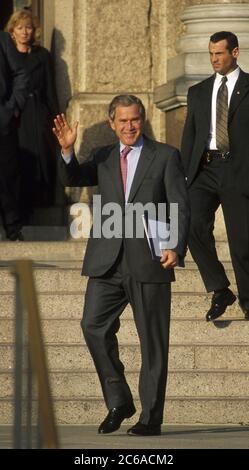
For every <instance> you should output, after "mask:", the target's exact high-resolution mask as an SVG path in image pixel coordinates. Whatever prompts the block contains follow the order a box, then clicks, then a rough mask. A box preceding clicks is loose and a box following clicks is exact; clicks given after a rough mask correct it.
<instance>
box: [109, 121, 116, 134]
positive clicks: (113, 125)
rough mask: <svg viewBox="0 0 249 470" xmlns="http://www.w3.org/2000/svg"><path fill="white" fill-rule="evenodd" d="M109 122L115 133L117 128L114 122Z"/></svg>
mask: <svg viewBox="0 0 249 470" xmlns="http://www.w3.org/2000/svg"><path fill="white" fill-rule="evenodd" d="M108 121H109V124H110V127H111V128H112V130H113V131H114V132H115V130H116V128H115V124H114V121H112V120H111V119H110V118H109V119H108Z"/></svg>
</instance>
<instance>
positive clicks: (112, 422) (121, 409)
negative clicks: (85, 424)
mask: <svg viewBox="0 0 249 470" xmlns="http://www.w3.org/2000/svg"><path fill="white" fill-rule="evenodd" d="M134 413H136V408H135V406H134V405H133V403H131V404H129V405H123V406H117V407H116V408H112V409H111V410H110V411H109V413H108V415H107V417H106V418H105V419H104V421H103V423H101V425H100V426H99V429H98V433H99V434H108V433H110V432H114V431H117V429H119V428H120V425H121V423H122V421H123V420H124V419H125V418H130V417H131V416H133V415H134Z"/></svg>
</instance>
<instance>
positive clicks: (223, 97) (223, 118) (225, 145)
mask: <svg viewBox="0 0 249 470" xmlns="http://www.w3.org/2000/svg"><path fill="white" fill-rule="evenodd" d="M226 82H227V77H226V76H224V77H223V78H222V80H221V85H220V88H219V90H218V93H217V101H216V146H217V149H218V150H221V151H222V152H227V151H228V150H229V137H228V89H227V85H226Z"/></svg>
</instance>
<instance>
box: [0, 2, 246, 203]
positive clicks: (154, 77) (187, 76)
mask: <svg viewBox="0 0 249 470" xmlns="http://www.w3.org/2000/svg"><path fill="white" fill-rule="evenodd" d="M27 5H30V6H32V9H33V11H34V13H35V14H37V15H38V16H39V17H40V21H41V25H42V42H43V44H44V45H45V46H46V47H47V48H49V49H52V52H53V56H54V64H55V74H56V84H57V90H58V95H59V100H60V108H61V111H67V113H68V116H69V119H70V120H75V119H77V120H79V123H80V125H79V135H78V141H77V153H78V156H79V159H80V160H81V159H84V158H85V157H86V155H88V153H89V150H91V149H92V148H93V147H96V146H99V145H102V144H104V143H109V142H112V141H113V139H114V136H113V134H112V132H111V131H110V129H109V126H108V124H107V121H106V115H107V105H108V103H109V102H110V100H111V99H112V97H113V96H114V95H116V94H119V93H133V94H136V95H138V96H139V97H141V98H142V100H143V101H144V103H145V106H146V109H147V124H146V131H147V133H148V134H149V135H150V136H154V137H155V138H156V139H158V140H161V141H166V142H168V143H171V144H173V145H176V146H177V147H179V145H180V140H181V133H182V127H183V122H184V119H185V113H186V95H187V90H188V87H189V86H190V85H192V84H193V83H196V82H198V81H199V80H202V79H203V78H205V77H206V76H208V75H209V74H210V73H212V69H211V66H210V64H209V57H208V52H207V45H208V40H209V37H210V35H211V34H212V33H213V32H215V31H217V30H232V31H233V32H235V33H237V34H238V36H239V40H240V45H241V60H240V64H241V66H242V68H244V69H245V70H246V69H249V67H247V66H248V65H249V64H248V62H249V59H247V56H248V47H249V46H248V45H249V32H248V31H249V28H248V25H249V2H248V1H243V0H242V1H241V0H240V1H233V2H232V3H231V2H230V1H227V0H202V1H200V0H29V1H28V0H26V1H25V0H13V1H9V0H7V1H6V0H2V1H1V10H2V13H1V18H5V17H6V16H7V15H8V14H9V12H10V9H15V8H20V7H22V6H27ZM1 26H2V25H1ZM72 194H73V193H72ZM74 197H75V199H76V200H78V199H79V192H77V191H76V193H75V196H74ZM88 197H89V194H88V193H87V192H84V191H83V192H81V193H80V198H81V199H82V200H84V199H85V198H88Z"/></svg>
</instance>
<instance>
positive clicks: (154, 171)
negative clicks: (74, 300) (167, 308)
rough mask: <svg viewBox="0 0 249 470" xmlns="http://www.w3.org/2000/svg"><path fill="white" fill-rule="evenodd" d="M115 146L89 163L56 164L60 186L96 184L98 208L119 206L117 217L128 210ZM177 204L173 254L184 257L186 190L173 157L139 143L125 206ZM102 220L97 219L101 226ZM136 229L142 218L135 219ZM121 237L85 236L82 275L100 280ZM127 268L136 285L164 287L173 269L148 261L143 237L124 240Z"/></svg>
mask: <svg viewBox="0 0 249 470" xmlns="http://www.w3.org/2000/svg"><path fill="white" fill-rule="evenodd" d="M119 149H120V147H119V143H118V144H114V145H110V146H108V147H103V148H101V149H99V150H97V151H95V152H93V153H92V155H91V157H90V159H89V161H87V162H84V163H81V164H79V163H78V161H77V159H76V157H75V156H74V158H73V159H72V161H71V162H70V163H69V164H68V165H66V164H65V162H64V161H63V160H62V159H61V160H62V161H61V168H60V171H61V180H62V183H63V184H64V185H66V186H95V185H98V189H99V193H100V195H101V198H102V201H101V202H102V206H103V205H104V204H107V203H116V204H119V207H120V208H121V210H122V214H123V217H124V216H125V215H126V214H127V212H126V211H129V206H127V205H125V200H124V193H123V187H122V180H121V174H120V155H119ZM129 202H130V203H133V204H135V203H142V204H143V205H145V204H147V203H154V204H155V205H157V204H158V203H168V204H169V203H173V202H174V203H178V205H179V207H178V212H179V221H178V224H179V234H178V244H177V246H176V248H175V251H176V252H177V253H178V254H179V256H180V257H184V255H185V252H186V242H187V234H188V225H189V206H188V197H187V190H186V185H185V181H184V174H183V169H182V166H181V162H180V157H179V152H178V151H177V150H176V149H175V148H173V147H171V146H169V145H166V144H162V143H159V142H155V141H152V140H150V139H147V138H144V145H143V148H142V152H141V155H140V158H139V162H138V166H137V169H136V172H135V175H134V179H133V183H132V187H131V191H130V195H129V200H128V203H129ZM104 219H105V217H103V218H102V223H103V221H104ZM139 220H140V223H141V224H142V218H141V217H140V219H139ZM121 244H122V235H121V238H120V237H116V238H115V237H114V238H109V239H107V238H104V237H101V238H93V237H92V236H90V239H89V241H88V245H87V250H86V254H85V258H84V264H83V274H85V275H87V276H102V275H104V274H105V273H106V272H107V271H108V270H109V269H110V268H111V267H112V265H113V264H114V263H115V260H116V259H117V256H118V254H119V252H120V248H121ZM124 246H125V253H126V257H127V263H128V266H129V269H130V272H131V274H132V275H133V277H134V278H135V279H136V280H137V281H139V282H170V281H172V280H174V272H173V269H171V270H165V269H163V268H162V267H161V265H160V263H159V262H158V261H153V260H152V258H151V254H150V251H149V248H148V244H147V240H146V239H145V238H125V239H124Z"/></svg>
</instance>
